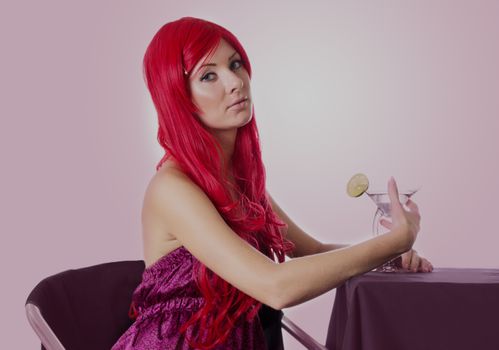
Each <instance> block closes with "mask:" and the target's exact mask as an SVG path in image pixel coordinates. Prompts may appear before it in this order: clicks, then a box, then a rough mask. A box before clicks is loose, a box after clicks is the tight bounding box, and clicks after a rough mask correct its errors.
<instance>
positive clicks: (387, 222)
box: [379, 219, 392, 230]
mask: <svg viewBox="0 0 499 350" xmlns="http://www.w3.org/2000/svg"><path fill="white" fill-rule="evenodd" d="M379 223H380V224H381V225H383V227H386V228H387V229H389V230H391V229H392V223H391V222H390V221H388V220H386V219H381V220H380V221H379Z"/></svg>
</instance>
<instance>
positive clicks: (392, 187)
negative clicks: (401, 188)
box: [380, 177, 421, 249]
mask: <svg viewBox="0 0 499 350" xmlns="http://www.w3.org/2000/svg"><path fill="white" fill-rule="evenodd" d="M388 196H389V197H390V216H391V220H392V221H389V220H387V219H386V218H382V219H381V220H380V224H381V225H383V226H384V227H386V228H388V229H390V230H392V229H394V230H400V231H401V232H402V233H403V234H404V235H405V238H406V239H407V249H411V248H412V245H413V244H414V242H415V241H416V237H417V235H418V232H419V223H420V221H421V215H420V214H419V208H418V206H417V205H416V203H414V202H413V201H412V200H411V199H408V200H407V202H406V203H405V206H406V207H407V208H408V209H409V210H405V209H404V207H403V205H402V203H400V198H399V192H398V188H397V183H396V182H395V179H394V178H393V177H392V178H390V180H389V181H388Z"/></svg>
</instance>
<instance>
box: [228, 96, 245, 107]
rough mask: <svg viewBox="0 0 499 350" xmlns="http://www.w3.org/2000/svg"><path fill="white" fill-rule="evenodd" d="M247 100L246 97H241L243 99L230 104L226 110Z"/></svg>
mask: <svg viewBox="0 0 499 350" xmlns="http://www.w3.org/2000/svg"><path fill="white" fill-rule="evenodd" d="M247 99H248V98H247V97H243V98H240V99H239V100H236V101H235V102H234V103H232V104H231V105H230V106H229V107H227V109H229V108H230V107H232V106H235V105H237V104H238V103H241V102H243V101H246V100H247Z"/></svg>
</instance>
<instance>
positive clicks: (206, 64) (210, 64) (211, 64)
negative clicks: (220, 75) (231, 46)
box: [198, 51, 237, 72]
mask: <svg viewBox="0 0 499 350" xmlns="http://www.w3.org/2000/svg"><path fill="white" fill-rule="evenodd" d="M236 53H237V51H235V52H234V53H233V54H232V55H230V57H229V59H228V60H227V61H230V59H231V58H232V57H234V56H235V55H236ZM216 65H217V64H216V63H205V64H203V65H201V66H200V67H199V69H198V72H199V71H200V70H201V68H203V67H204V66H216Z"/></svg>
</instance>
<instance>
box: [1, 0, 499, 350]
mask: <svg viewBox="0 0 499 350" xmlns="http://www.w3.org/2000/svg"><path fill="white" fill-rule="evenodd" d="M1 7H2V8H1V9H0V13H1V15H0V16H1V18H0V19H1V20H0V26H1V30H0V36H1V42H2V63H1V65H0V69H1V77H2V78H1V80H0V81H1V82H0V86H1V96H2V103H1V104H0V108H1V116H2V119H1V127H0V142H1V147H0V152H1V159H2V175H1V176H2V181H1V182H0V186H1V188H0V193H1V195H0V198H1V213H2V216H1V220H0V222H1V225H2V228H1V230H2V247H3V249H2V254H1V259H2V264H1V266H2V276H3V288H2V292H1V293H2V302H3V305H2V317H1V318H0V319H1V321H0V322H2V327H1V329H2V330H3V332H2V333H3V336H2V338H3V339H2V340H3V345H4V346H3V347H6V345H9V346H11V347H12V348H18V349H37V348H39V341H38V339H37V337H36V335H35V333H34V332H33V331H32V330H31V328H30V326H29V324H28V322H27V320H26V317H25V314H24V302H25V300H26V297H27V295H28V294H29V292H30V291H31V290H32V288H33V287H34V286H35V285H36V284H37V283H38V282H39V281H40V280H41V279H43V278H45V277H47V276H49V275H52V274H55V273H58V272H60V271H63V270H66V269H70V268H79V267H85V266H89V265H95V264H99V263H104V262H109V261H116V260H128V259H142V257H143V256H142V240H141V224H140V210H141V205H142V198H143V193H144V190H145V187H146V185H147V183H148V181H149V179H150V178H151V176H152V175H153V173H154V166H155V165H156V163H157V161H158V160H159V159H160V157H161V156H162V150H161V148H160V147H159V145H158V144H157V142H156V134H155V133H156V123H157V122H156V115H155V111H154V109H153V105H152V103H151V101H150V98H149V95H148V92H147V90H146V88H145V85H144V82H143V80H142V76H141V60H142V56H143V54H144V51H145V48H146V46H147V44H148V43H149V41H150V39H151V38H152V36H153V35H154V34H155V32H156V31H157V30H158V29H159V27H160V26H161V25H162V24H164V23H166V22H168V21H170V20H174V19H177V18H179V17H182V16H195V17H201V18H205V19H208V20H212V21H215V22H217V23H219V24H221V25H223V26H225V27H227V28H228V29H229V30H231V31H232V32H233V33H234V34H235V35H236V36H238V38H239V39H240V41H241V42H242V44H243V46H245V48H246V50H247V52H248V55H249V57H250V59H251V62H252V65H253V70H254V75H253V81H252V91H253V96H254V103H255V111H256V119H257V121H258V125H259V129H260V133H261V138H262V147H263V157H264V161H265V164H266V168H267V175H268V178H267V179H268V188H269V191H270V192H271V193H272V194H273V196H274V197H275V198H276V200H277V201H278V202H279V203H280V204H281V206H282V207H283V208H284V209H285V210H286V211H287V212H288V214H289V215H290V216H291V217H292V218H293V219H294V220H295V221H296V222H297V223H298V224H299V225H300V226H301V227H302V228H303V229H305V230H306V231H307V232H309V233H310V234H312V235H313V236H315V237H316V238H318V239H319V240H321V241H324V242H338V243H356V242H360V241H362V240H365V239H368V238H370V237H371V233H370V230H371V220H372V216H373V214H374V205H373V203H372V202H371V201H370V199H369V198H368V197H366V196H362V197H360V198H357V199H352V198H350V197H348V196H347V195H346V192H345V186H346V182H347V181H348V179H349V178H350V176H351V175H353V174H354V173H357V172H364V173H366V174H367V175H368V176H369V178H370V179H371V182H372V183H373V186H376V187H386V181H387V180H388V178H389V176H391V175H393V176H395V178H396V179H397V180H398V182H399V185H400V186H401V187H414V186H421V190H420V192H419V193H418V194H416V195H415V197H414V200H415V201H416V202H417V203H418V205H419V207H420V209H421V214H422V221H421V232H420V236H419V238H418V241H417V242H416V245H415V248H416V249H417V250H418V251H419V252H420V253H421V255H424V256H426V257H428V258H429V259H430V260H431V261H432V262H433V264H434V265H435V266H436V267H484V268H485V267H492V268H499V258H498V255H497V246H498V244H499V238H498V230H497V209H498V204H497V198H498V196H499V182H498V178H499V174H498V172H499V166H498V165H499V164H498V162H499V138H498V135H499V121H498V112H499V68H498V65H497V62H499V40H497V38H498V37H499V22H498V21H497V18H498V15H499V3H498V2H496V1H473V2H471V1H418V2H408V1H403V2H402V1H400V2H397V1H392V2H389V1H377V2H368V1H366V2H357V1H351V2H341V3H340V2H336V3H335V2H325V1H317V2H310V1H307V2H296V3H293V2H278V1H276V2H267V1H250V2H244V3H243V2H234V1H217V2H209V4H208V2H194V1H183V2H180V1H148V2H142V3H141V4H139V2H137V1H86V2H71V4H70V2H68V1H40V2H38V1H31V2H29V3H28V2H23V1H17V2H14V1H10V5H9V4H7V3H6V2H3V3H2V5H1ZM333 299H334V291H331V292H329V293H326V294H324V295H322V296H320V297H318V298H316V299H314V300H311V301H309V302H307V303H304V304H301V305H299V306H296V307H293V308H289V309H285V310H284V311H285V313H286V315H288V316H289V317H290V318H292V319H293V320H294V321H296V322H297V323H298V324H299V325H300V326H302V327H303V328H304V329H305V330H306V331H307V332H309V333H310V334H311V335H312V336H313V337H314V338H316V339H317V340H319V341H320V342H324V341H325V337H326V331H327V325H328V322H329V317H330V312H331V307H332V303H333ZM285 341H286V348H287V349H300V348H301V347H300V346H299V345H297V343H296V342H294V341H293V340H292V339H290V337H289V336H287V335H285Z"/></svg>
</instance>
